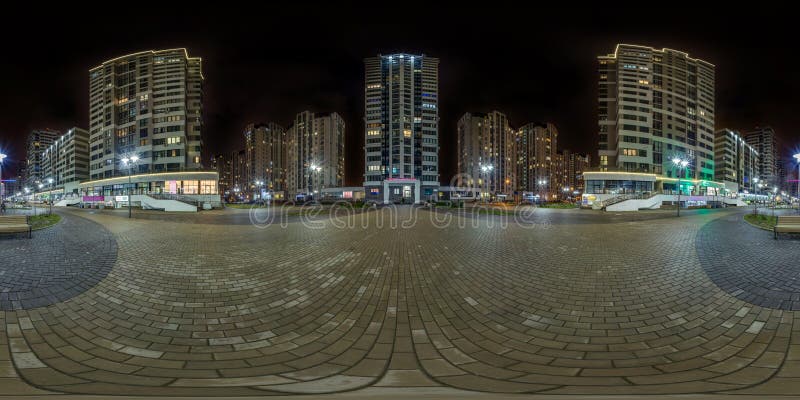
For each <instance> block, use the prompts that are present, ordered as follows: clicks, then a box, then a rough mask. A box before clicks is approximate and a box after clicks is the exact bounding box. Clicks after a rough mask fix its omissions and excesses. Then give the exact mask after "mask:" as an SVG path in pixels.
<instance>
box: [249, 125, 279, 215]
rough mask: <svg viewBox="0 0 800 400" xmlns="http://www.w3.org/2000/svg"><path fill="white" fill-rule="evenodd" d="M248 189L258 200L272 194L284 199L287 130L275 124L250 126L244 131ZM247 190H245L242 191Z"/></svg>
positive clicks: (274, 196)
mask: <svg viewBox="0 0 800 400" xmlns="http://www.w3.org/2000/svg"><path fill="white" fill-rule="evenodd" d="M244 142H245V154H246V157H247V175H248V176H247V178H248V179H249V181H248V182H247V184H246V185H247V186H248V187H249V192H250V193H252V194H253V196H254V197H253V198H254V199H261V198H262V191H263V195H264V196H266V194H267V193H269V192H271V193H272V195H273V198H283V192H284V191H285V190H286V164H285V162H286V129H284V128H283V127H282V126H280V125H278V124H276V123H274V122H269V123H260V124H250V125H248V126H247V128H246V129H245V131H244ZM242 190H245V188H242Z"/></svg>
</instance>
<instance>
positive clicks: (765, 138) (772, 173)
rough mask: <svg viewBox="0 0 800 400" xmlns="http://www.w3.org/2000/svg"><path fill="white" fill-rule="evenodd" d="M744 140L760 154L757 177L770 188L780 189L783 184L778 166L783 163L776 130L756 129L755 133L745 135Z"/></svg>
mask: <svg viewBox="0 0 800 400" xmlns="http://www.w3.org/2000/svg"><path fill="white" fill-rule="evenodd" d="M744 138H745V141H747V144H749V145H750V146H753V148H754V149H756V151H757V152H758V155H759V160H758V175H757V177H758V178H759V179H760V180H761V181H762V182H764V183H766V184H767V185H769V186H770V187H772V186H778V187H780V186H781V183H782V182H779V181H780V175H779V174H778V164H779V163H780V162H781V161H780V152H779V151H778V139H777V137H776V136H775V130H774V129H772V128H771V127H769V126H764V127H756V128H755V129H754V130H753V131H750V132H747V133H745V135H744Z"/></svg>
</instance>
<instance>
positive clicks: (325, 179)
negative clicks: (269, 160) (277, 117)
mask: <svg viewBox="0 0 800 400" xmlns="http://www.w3.org/2000/svg"><path fill="white" fill-rule="evenodd" d="M344 135H345V124H344V119H342V117H341V116H340V115H339V114H337V113H335V112H333V113H327V114H315V113H312V112H310V111H303V112H301V113H299V114H297V115H296V116H295V118H294V122H293V123H292V125H291V126H290V127H289V129H287V134H286V189H287V192H288V193H287V196H288V197H287V198H289V199H292V198H295V197H296V196H297V195H299V194H300V195H306V194H312V193H314V192H319V191H321V190H322V189H327V188H332V187H341V186H343V185H344V162H345V159H344V145H345V136H344Z"/></svg>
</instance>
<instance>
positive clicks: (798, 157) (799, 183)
mask: <svg viewBox="0 0 800 400" xmlns="http://www.w3.org/2000/svg"><path fill="white" fill-rule="evenodd" d="M792 157H794V159H795V160H797V212H798V213H800V153H797V154H795V155H794V156H792Z"/></svg>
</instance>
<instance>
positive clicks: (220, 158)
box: [211, 152, 236, 198]
mask: <svg viewBox="0 0 800 400" xmlns="http://www.w3.org/2000/svg"><path fill="white" fill-rule="evenodd" d="M235 154H236V152H231V153H224V154H217V155H215V156H214V157H212V158H211V169H213V170H215V171H217V174H218V175H219V193H220V194H222V195H224V196H225V197H226V198H227V197H228V196H230V195H231V193H233V170H234V168H233V165H234V164H233V159H234V156H235Z"/></svg>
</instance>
